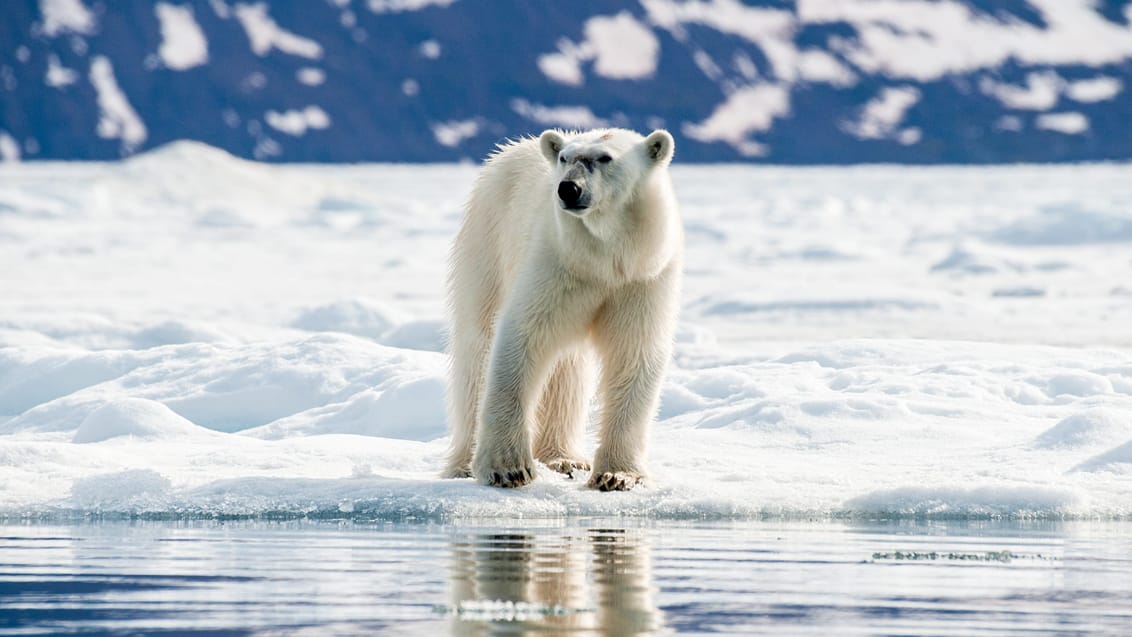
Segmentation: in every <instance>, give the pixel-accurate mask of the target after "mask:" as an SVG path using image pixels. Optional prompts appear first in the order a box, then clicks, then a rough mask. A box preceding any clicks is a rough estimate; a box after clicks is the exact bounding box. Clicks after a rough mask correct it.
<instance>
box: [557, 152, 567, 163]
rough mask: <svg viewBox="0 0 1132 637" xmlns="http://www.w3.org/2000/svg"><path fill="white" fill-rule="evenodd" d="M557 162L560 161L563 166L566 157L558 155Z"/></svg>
mask: <svg viewBox="0 0 1132 637" xmlns="http://www.w3.org/2000/svg"><path fill="white" fill-rule="evenodd" d="M558 161H560V162H562V163H563V164H565V163H566V155H562V154H559V155H558Z"/></svg>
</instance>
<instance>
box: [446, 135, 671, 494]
mask: <svg viewBox="0 0 1132 637" xmlns="http://www.w3.org/2000/svg"><path fill="white" fill-rule="evenodd" d="M673 150H674V142H673V140H672V136H671V135H669V134H668V132H667V131H663V130H660V131H655V132H653V133H652V134H651V135H649V136H648V137H642V136H641V135H639V134H637V133H635V132H632V131H628V130H623V129H601V130H594V131H589V132H585V133H565V132H562V131H557V130H548V131H546V132H544V133H543V134H542V135H541V136H540V137H539V138H538V139H524V140H521V141H518V142H510V143H508V144H506V145H502V146H500V148H499V149H498V151H497V152H496V153H495V154H493V155H492V156H491V157H490V158H489V159H488V160H487V161H486V162H485V165H484V167H483V169H482V170H481V172H480V174H479V177H478V179H477V180H476V183H475V187H474V189H473V191H472V194H471V197H470V198H469V200H468V203H467V205H466V209H465V216H464V221H463V225H462V227H461V228H460V232H459V234H458V235H457V237H456V240H455V243H454V245H453V248H452V253H451V259H450V262H449V266H450V270H449V277H448V302H449V309H450V312H451V334H450V342H449V354H450V356H451V366H452V367H451V373H450V375H449V387H448V410H449V425H450V428H451V430H452V434H453V436H452V449H451V453H450V457H449V459H448V465H447V468H446V469H445V471H444V475H445V476H446V477H467V476H474V477H475V478H476V479H477V480H478V481H479V482H481V483H484V484H489V485H494V486H501V487H518V486H522V485H524V484H526V483H528V482H530V481H531V480H533V479H534V476H535V462H534V461H535V459H536V458H537V459H538V460H539V461H540V462H542V463H544V464H545V465H546V466H548V467H550V468H552V469H554V470H556V471H560V472H563V473H567V474H569V475H571V476H572V475H573V473H574V471H575V470H587V469H589V468H590V464H589V462H587V461H586V460H585V458H584V456H583V453H582V441H583V436H584V432H585V423H586V417H587V412H588V405H589V399H590V390H591V388H592V382H591V378H592V377H593V369H592V368H593V358H594V357H593V356H592V355H591V354H592V352H594V351H596V353H597V354H598V355H599V356H600V359H601V378H600V384H599V389H598V397H599V399H600V402H601V411H600V424H599V428H598V436H599V442H598V447H597V451H596V453H595V456H594V460H593V472H592V474H591V476H590V480H589V486H590V487H594V488H598V489H601V490H603V491H606V490H626V489H631V488H632V487H633V486H634V485H635V484H637V483H638V482H640V481H642V480H643V479H644V478H645V451H646V445H647V438H648V430H649V425H650V423H651V421H652V419H653V417H654V415H655V413H656V409H657V403H658V401H659V394H660V386H661V381H662V379H663V376H664V370H665V367H666V366H667V363H668V359H669V357H670V353H671V346H672V337H673V330H674V326H675V321H676V314H677V309H678V305H679V295H680V277H681V268H682V254H683V244H684V232H683V226H682V224H681V221H680V214H679V210H678V208H677V204H676V198H675V195H674V194H673V189H672V182H671V179H670V178H669V174H668V164H669V162H670V161H671V159H672V153H673Z"/></svg>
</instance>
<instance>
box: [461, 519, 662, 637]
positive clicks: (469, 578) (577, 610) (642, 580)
mask: <svg viewBox="0 0 1132 637" xmlns="http://www.w3.org/2000/svg"><path fill="white" fill-rule="evenodd" d="M650 568H651V567H650V557H649V547H648V545H647V543H646V540H645V539H644V538H643V537H642V536H640V535H637V534H634V533H633V532H632V531H626V530H623V529H616V530H606V529H592V530H589V531H588V532H587V533H586V535H584V536H577V535H575V536H563V535H533V534H484V535H476V536H473V537H471V538H468V539H467V540H465V541H461V540H455V541H453V543H452V577H451V588H450V592H449V604H450V609H451V611H450V612H451V616H452V626H451V634H453V635H476V636H481V635H482V636H488V635H504V634H506V635H526V634H531V635H535V634H538V635H545V634H555V633H556V632H559V631H561V632H563V633H569V634H591V635H643V634H650V633H652V632H654V631H656V630H657V629H658V628H659V627H660V625H661V616H660V612H659V611H658V610H657V609H656V607H655V606H654V602H653V593H654V591H653V590H652V588H651V580H652V576H651V572H650Z"/></svg>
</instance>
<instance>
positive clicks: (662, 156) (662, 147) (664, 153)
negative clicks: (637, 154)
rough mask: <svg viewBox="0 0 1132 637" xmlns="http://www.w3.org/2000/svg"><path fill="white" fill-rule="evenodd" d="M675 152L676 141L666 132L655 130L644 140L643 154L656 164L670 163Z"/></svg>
mask: <svg viewBox="0 0 1132 637" xmlns="http://www.w3.org/2000/svg"><path fill="white" fill-rule="evenodd" d="M674 152H676V141H675V140H674V139H672V135H670V134H669V133H668V131H666V130H663V129H662V130H655V131H653V132H652V134H651V135H649V136H648V137H646V138H645V153H646V154H647V155H648V158H649V159H650V160H652V162H653V163H656V164H667V163H668V162H670V161H672V154H673V153H674Z"/></svg>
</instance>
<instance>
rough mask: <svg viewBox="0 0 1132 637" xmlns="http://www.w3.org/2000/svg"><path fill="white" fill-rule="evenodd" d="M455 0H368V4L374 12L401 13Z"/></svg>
mask: <svg viewBox="0 0 1132 637" xmlns="http://www.w3.org/2000/svg"><path fill="white" fill-rule="evenodd" d="M453 2H456V0H367V1H366V6H367V7H368V8H369V10H370V11H372V12H374V13H401V12H405V11H420V10H421V9H427V8H428V7H446V6H448V5H450V4H452V3H453Z"/></svg>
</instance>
